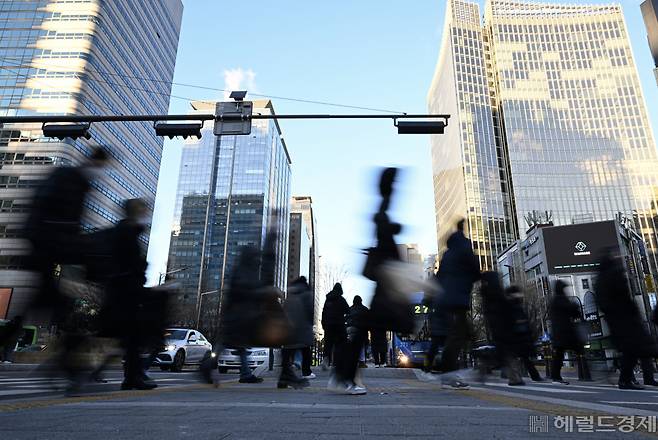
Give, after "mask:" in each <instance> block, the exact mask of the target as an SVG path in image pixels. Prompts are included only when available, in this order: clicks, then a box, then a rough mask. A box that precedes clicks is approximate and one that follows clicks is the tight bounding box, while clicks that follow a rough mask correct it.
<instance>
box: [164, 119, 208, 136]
mask: <svg viewBox="0 0 658 440" xmlns="http://www.w3.org/2000/svg"><path fill="white" fill-rule="evenodd" d="M202 128H203V123H201V122H195V123H188V124H171V123H166V122H156V123H155V134H156V135H157V136H167V137H168V138H169V139H173V138H174V137H175V136H182V137H183V139H187V137H188V136H196V137H197V138H198V139H201V129H202Z"/></svg>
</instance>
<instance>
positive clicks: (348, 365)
mask: <svg viewBox="0 0 658 440" xmlns="http://www.w3.org/2000/svg"><path fill="white" fill-rule="evenodd" d="M366 337H367V332H366V331H364V330H361V329H357V330H356V331H355V332H354V333H353V334H352V335H351V338H350V339H349V340H345V341H344V342H343V343H342V344H340V345H339V346H338V347H337V348H336V359H335V363H336V376H337V378H338V379H339V380H340V381H343V382H346V383H348V384H352V383H354V377H355V376H356V371H357V369H358V367H359V357H360V355H361V349H362V348H363V344H365V341H366Z"/></svg>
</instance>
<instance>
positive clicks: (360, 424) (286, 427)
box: [0, 368, 640, 440]
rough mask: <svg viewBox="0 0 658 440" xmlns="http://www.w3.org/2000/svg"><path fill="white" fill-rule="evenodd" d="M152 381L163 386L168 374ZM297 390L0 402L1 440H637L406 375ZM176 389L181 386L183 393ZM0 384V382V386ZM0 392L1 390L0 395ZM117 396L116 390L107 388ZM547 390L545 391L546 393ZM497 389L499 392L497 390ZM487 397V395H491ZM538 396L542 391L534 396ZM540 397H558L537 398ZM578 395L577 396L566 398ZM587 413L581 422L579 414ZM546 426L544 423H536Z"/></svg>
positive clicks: (371, 372) (249, 388)
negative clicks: (556, 421)
mask: <svg viewBox="0 0 658 440" xmlns="http://www.w3.org/2000/svg"><path fill="white" fill-rule="evenodd" d="M160 374H165V373H159V372H158V373H154V375H156V376H157V377H156V379H159V380H160V381H161V383H163V384H164V383H166V381H163V379H167V378H170V377H171V376H170V375H171V373H166V376H162V377H160V376H159V375H160ZM319 376H320V377H319V378H318V379H316V380H314V381H312V386H311V387H309V388H307V389H304V390H278V389H276V378H275V377H274V376H273V375H266V378H265V382H264V383H262V384H256V385H251V384H238V383H235V382H232V383H224V384H222V385H221V386H220V387H219V388H213V387H211V386H206V385H200V384H196V383H195V382H194V381H195V380H196V379H195V375H194V373H187V374H186V375H185V373H184V376H179V378H180V380H181V381H182V383H183V384H179V383H178V382H177V383H176V385H175V386H174V385H172V386H169V385H165V386H163V387H161V388H159V389H158V390H154V391H148V392H120V391H114V392H108V391H104V392H99V393H92V394H91V395H87V396H83V397H79V398H63V397H57V398H45V399H44V398H34V397H31V398H29V399H25V398H22V397H21V396H15V398H13V399H11V400H4V401H2V402H0V438H2V439H33V438H39V439H74V438H80V439H103V440H106V439H114V438H126V439H128V438H130V439H133V438H135V439H142V438H143V439H147V438H167V439H168V438H188V437H189V438H194V439H261V438H262V439H284V438H285V439H291V438H292V439H306V438H311V439H352V438H354V439H356V438H359V439H368V438H373V439H375V438H377V439H380V438H397V439H400V438H418V439H423V438H427V439H430V438H431V439H435V438H490V439H528V438H534V437H537V438H563V437H574V436H578V438H582V437H588V436H589V437H591V438H594V437H596V438H601V437H602V436H604V437H605V438H625V439H626V438H639V437H638V436H640V434H637V433H631V434H623V433H620V432H611V433H605V434H602V433H592V434H584V433H577V432H576V433H565V432H563V431H561V430H557V429H556V428H554V426H553V424H552V423H553V416H554V415H564V416H567V415H569V416H571V417H575V416H576V415H582V414H590V413H591V414H599V413H600V412H594V411H590V410H587V409H585V410H583V409H577V408H570V407H569V406H563V405H558V404H547V403H545V402H544V403H542V402H533V401H532V400H529V399H524V398H521V397H520V396H519V397H517V398H509V397H508V396H504V395H501V394H496V392H506V393H507V392H511V393H523V394H527V395H538V396H541V395H542V394H540V393H541V391H538V390H526V391H517V389H516V388H515V389H514V390H513V391H509V389H508V388H506V387H505V388H504V387H503V386H498V385H491V386H483V387H477V389H473V390H468V391H453V390H445V389H442V388H441V387H440V385H438V384H436V383H426V382H421V381H419V380H418V379H417V377H416V375H415V374H414V372H413V371H412V370H393V369H383V370H382V369H374V368H369V369H366V370H365V371H364V381H365V383H366V385H367V386H368V394H367V395H365V396H345V395H335V394H331V393H329V392H327V391H326V389H325V386H326V382H327V374H326V373H323V374H319ZM185 382H186V383H187V384H185ZM5 383H6V382H5ZM2 387H3V385H2V384H1V383H0V388H2ZM113 387H114V389H116V384H113ZM546 387H547V389H548V384H547V385H546ZM498 388H500V390H497V389H498ZM490 389H491V390H490ZM542 389H543V388H542ZM544 394H546V396H545V397H549V396H554V395H555V394H558V393H552V394H551V393H550V392H544ZM575 395H578V393H575ZM588 411H589V412H588ZM531 417H533V418H535V419H536V420H539V421H544V420H546V421H547V422H548V424H547V426H546V427H547V428H548V430H549V432H548V433H530V432H529V422H530V420H531ZM544 418H546V419H544Z"/></svg>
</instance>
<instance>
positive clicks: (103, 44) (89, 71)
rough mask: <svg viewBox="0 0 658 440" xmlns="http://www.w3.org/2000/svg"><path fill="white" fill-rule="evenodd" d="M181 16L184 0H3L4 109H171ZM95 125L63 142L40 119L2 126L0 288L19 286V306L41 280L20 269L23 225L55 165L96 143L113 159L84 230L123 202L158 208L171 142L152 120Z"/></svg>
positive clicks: (19, 112)
mask: <svg viewBox="0 0 658 440" xmlns="http://www.w3.org/2000/svg"><path fill="white" fill-rule="evenodd" d="M182 13H183V6H182V3H181V1H180V0H144V1H139V2H135V1H132V0H3V1H0V115H4V116H24V115H32V114H85V115H88V114H163V113H167V110H168V107H169V95H170V91H171V84H170V82H171V80H172V79H173V74H174V65H175V62H176V53H177V50H178V36H179V33H180V25H181V19H182ZM90 131H91V134H92V139H91V140H86V139H80V140H77V141H72V140H70V139H66V140H64V141H59V140H56V139H55V140H53V139H46V138H44V137H43V135H42V132H41V125H39V124H35V125H26V124H20V125H18V124H16V125H5V126H3V127H0V208H1V209H0V249H1V252H0V286H8V287H12V288H14V297H13V298H12V308H14V307H15V308H16V309H17V310H18V309H20V308H21V307H22V304H23V303H24V302H25V300H27V298H28V296H29V292H30V290H31V286H33V285H34V281H33V278H32V277H31V276H30V274H29V273H27V272H25V271H22V270H20V269H21V268H22V267H24V258H25V255H26V254H27V252H28V247H27V244H26V243H25V242H23V241H22V240H20V239H19V238H17V237H18V236H19V232H18V230H19V229H20V228H21V225H22V223H23V221H24V219H25V217H26V215H27V209H28V204H29V201H30V198H31V194H32V191H33V190H34V188H35V187H36V186H37V185H38V183H39V180H40V179H43V178H44V176H46V175H47V174H48V173H49V172H50V171H51V169H52V166H54V165H74V164H76V163H79V162H80V160H81V159H82V158H84V156H85V155H86V154H88V153H89V152H90V149H91V147H92V146H95V145H102V146H104V147H105V148H106V149H107V150H108V152H109V153H110V155H111V157H112V158H113V160H112V166H111V167H110V168H109V169H107V170H106V171H105V172H104V174H103V175H102V176H100V177H98V178H97V179H95V180H94V181H93V182H92V187H93V191H92V193H91V194H90V196H89V198H88V200H87V201H86V208H87V210H86V211H87V213H86V216H85V219H84V227H85V229H86V230H94V229H96V228H100V227H106V226H109V225H111V224H112V223H114V222H116V221H118V220H119V219H120V218H121V216H122V208H121V204H122V201H123V200H125V199H128V198H135V197H143V198H145V199H146V200H147V203H148V204H149V206H150V207H151V208H152V207H153V203H154V199H155V191H156V187H157V182H158V174H159V169H160V159H161V155H162V145H163V140H162V138H159V137H156V136H155V133H154V130H153V127H152V125H151V124H150V123H147V122H144V123H112V124H92V126H91V130H90ZM143 240H144V245H145V246H146V245H147V244H148V237H146V236H145V237H144V238H143Z"/></svg>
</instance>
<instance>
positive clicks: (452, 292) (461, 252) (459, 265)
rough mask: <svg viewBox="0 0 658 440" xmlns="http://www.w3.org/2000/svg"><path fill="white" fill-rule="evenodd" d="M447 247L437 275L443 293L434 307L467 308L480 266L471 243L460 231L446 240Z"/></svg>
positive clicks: (478, 275)
mask: <svg viewBox="0 0 658 440" xmlns="http://www.w3.org/2000/svg"><path fill="white" fill-rule="evenodd" d="M447 246H448V249H447V250H446V252H445V254H443V258H441V263H440V265H439V272H438V274H437V275H438V279H439V283H440V284H441V287H442V288H443V291H444V292H443V294H442V295H439V296H438V297H437V300H438V303H437V304H436V306H437V307H441V306H443V307H449V308H467V307H469V306H470V304H471V290H472V289H473V284H474V283H475V281H477V280H478V279H479V277H480V265H479V263H478V260H477V258H476V257H475V254H473V249H472V247H471V241H470V240H469V239H467V238H466V237H465V236H464V234H463V233H462V232H461V231H456V232H455V233H453V234H452V235H451V236H450V237H449V238H448V242H447Z"/></svg>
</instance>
